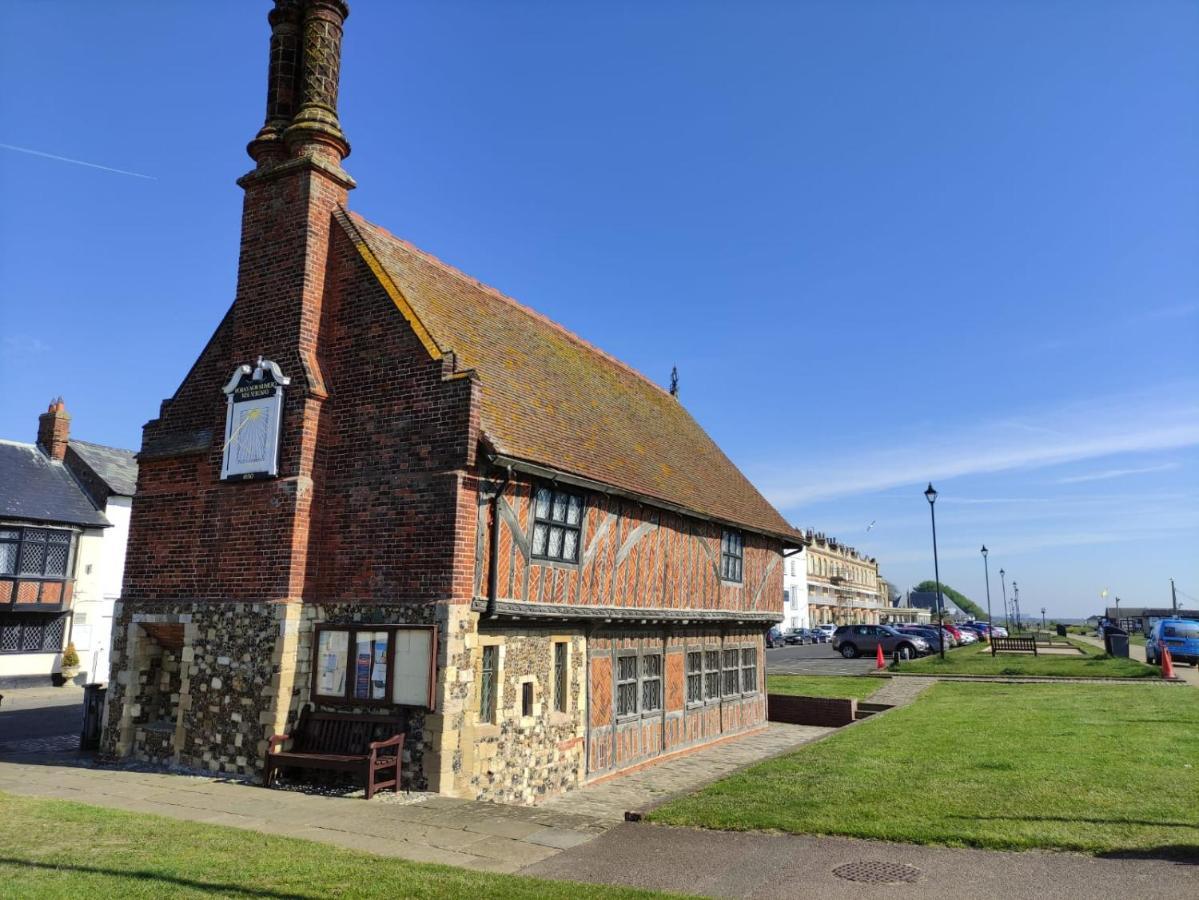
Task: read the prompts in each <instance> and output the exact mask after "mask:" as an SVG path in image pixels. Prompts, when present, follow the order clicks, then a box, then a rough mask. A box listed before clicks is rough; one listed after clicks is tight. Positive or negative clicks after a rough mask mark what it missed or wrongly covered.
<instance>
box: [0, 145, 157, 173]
mask: <svg viewBox="0 0 1199 900" xmlns="http://www.w3.org/2000/svg"><path fill="white" fill-rule="evenodd" d="M0 148H2V149H4V150H13V151H16V152H17V153H28V154H29V155H30V156H40V157H42V158H43V159H53V160H57V161H58V162H65V163H71V164H72V165H76V166H87V167H88V168H89V169H99V170H100V171H101V172H112V173H113V174H114V175H129V176H130V177H132V178H144V179H146V180H147V181H157V180H158V179H157V178H156V177H155V176H153V175H143V174H142V173H141V172H129V171H127V170H125V169H114V168H113V167H112V166H102V165H100V164H99V163H91V162H84V161H83V160H82V159H71V157H69V156H59V155H58V154H56V153H43V152H42V151H41V150H31V149H30V148H28V147H17V146H15V145H13V144H0Z"/></svg>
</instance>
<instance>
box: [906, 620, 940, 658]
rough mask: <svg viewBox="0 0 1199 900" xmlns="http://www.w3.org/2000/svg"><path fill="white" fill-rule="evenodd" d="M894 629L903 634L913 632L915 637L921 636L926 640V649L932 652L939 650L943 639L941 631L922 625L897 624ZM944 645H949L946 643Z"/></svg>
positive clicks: (938, 651)
mask: <svg viewBox="0 0 1199 900" xmlns="http://www.w3.org/2000/svg"><path fill="white" fill-rule="evenodd" d="M895 630H896V631H902V632H903V633H904V634H914V635H915V636H916V637H922V638H924V639H925V640H926V641H928V649H929V651H930V652H932V653H940V652H941V642H942V641H943V640H944V639H945V636H944V635H943V634H942V633H939V632H938V631H937V630H936V629H935V628H931V627H925V626H922V625H898V626H896V628H895ZM945 646H946V647H948V646H949V645H948V644H946V645H945Z"/></svg>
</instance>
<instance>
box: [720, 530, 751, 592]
mask: <svg viewBox="0 0 1199 900" xmlns="http://www.w3.org/2000/svg"><path fill="white" fill-rule="evenodd" d="M743 540H744V539H743V538H742V536H741V532H739V531H726V532H724V534H723V535H722V536H721V538H720V577H721V578H723V579H724V580H725V581H738V582H739V581H741V574H742V573H741V564H742V557H743V555H744V552H745V548H744V543H743Z"/></svg>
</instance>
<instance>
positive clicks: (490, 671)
mask: <svg viewBox="0 0 1199 900" xmlns="http://www.w3.org/2000/svg"><path fill="white" fill-rule="evenodd" d="M499 659H500V648H499V647H497V646H496V645H495V644H488V645H486V646H485V647H484V648H483V666H482V669H481V670H480V678H479V721H480V722H484V723H494V722H495V699H496V685H497V680H498V677H499V668H500V666H499Z"/></svg>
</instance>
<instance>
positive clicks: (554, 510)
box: [533, 487, 583, 563]
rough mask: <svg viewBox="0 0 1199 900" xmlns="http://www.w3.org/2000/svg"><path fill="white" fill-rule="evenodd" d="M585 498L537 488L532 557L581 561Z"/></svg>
mask: <svg viewBox="0 0 1199 900" xmlns="http://www.w3.org/2000/svg"><path fill="white" fill-rule="evenodd" d="M582 528H583V498H582V497H581V496H579V495H578V494H571V493H568V492H567V491H563V490H559V489H558V488H556V487H555V488H550V487H542V488H538V489H537V494H536V496H535V497H534V501H533V556H534V557H535V558H536V559H548V560H553V561H555V562H568V563H574V562H578V561H579V542H580V540H581V532H582Z"/></svg>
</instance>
